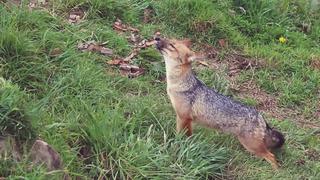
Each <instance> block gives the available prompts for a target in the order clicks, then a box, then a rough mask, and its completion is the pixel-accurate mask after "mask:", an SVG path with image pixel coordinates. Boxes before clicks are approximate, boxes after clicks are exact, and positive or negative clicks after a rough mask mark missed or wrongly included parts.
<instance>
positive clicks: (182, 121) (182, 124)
mask: <svg viewBox="0 0 320 180" xmlns="http://www.w3.org/2000/svg"><path fill="white" fill-rule="evenodd" d="M176 123H177V132H178V133H180V132H183V131H186V135H187V136H191V135H192V119H190V118H180V117H179V116H178V115H177V122H176Z"/></svg>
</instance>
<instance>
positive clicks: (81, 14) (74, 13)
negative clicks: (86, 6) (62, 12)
mask: <svg viewBox="0 0 320 180" xmlns="http://www.w3.org/2000/svg"><path fill="white" fill-rule="evenodd" d="M85 17H86V13H85V11H84V10H83V9H82V8H73V9H71V11H70V12H69V17H68V22H69V23H71V24H78V23H80V22H81V21H82V20H83V19H84V18H85Z"/></svg>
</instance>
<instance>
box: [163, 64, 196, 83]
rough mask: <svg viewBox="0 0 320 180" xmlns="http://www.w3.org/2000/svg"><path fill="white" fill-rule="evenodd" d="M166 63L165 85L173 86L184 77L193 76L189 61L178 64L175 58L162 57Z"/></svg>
mask: <svg viewBox="0 0 320 180" xmlns="http://www.w3.org/2000/svg"><path fill="white" fill-rule="evenodd" d="M164 59H165V64H166V78H167V85H168V86H174V85H179V84H181V83H182V82H183V81H182V80H183V79H184V78H187V77H188V76H193V73H192V68H191V63H186V64H180V63H177V62H176V61H175V60H172V59H169V58H164Z"/></svg>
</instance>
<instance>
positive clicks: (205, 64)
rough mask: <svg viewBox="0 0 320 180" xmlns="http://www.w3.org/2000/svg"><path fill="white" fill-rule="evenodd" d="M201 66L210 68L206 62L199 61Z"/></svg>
mask: <svg viewBox="0 0 320 180" xmlns="http://www.w3.org/2000/svg"><path fill="white" fill-rule="evenodd" d="M197 62H198V63H199V64H201V65H204V66H209V64H208V63H207V62H206V61H200V60H198V61H197Z"/></svg>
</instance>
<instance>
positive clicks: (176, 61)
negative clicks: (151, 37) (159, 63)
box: [156, 38, 204, 72]
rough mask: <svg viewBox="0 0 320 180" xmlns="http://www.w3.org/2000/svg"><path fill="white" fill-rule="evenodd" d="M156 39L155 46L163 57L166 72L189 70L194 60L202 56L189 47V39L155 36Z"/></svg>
mask: <svg viewBox="0 0 320 180" xmlns="http://www.w3.org/2000/svg"><path fill="white" fill-rule="evenodd" d="M156 41H157V43H156V47H157V49H158V50H159V51H160V53H161V54H162V56H163V57H164V60H165V63H166V70H167V72H168V71H175V72H177V71H187V70H188V69H190V70H191V63H192V62H193V61H194V60H196V59H203V58H204V56H202V55H199V54H197V53H195V52H193V51H192V50H191V49H190V47H191V41H190V40H176V39H160V38H156Z"/></svg>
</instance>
